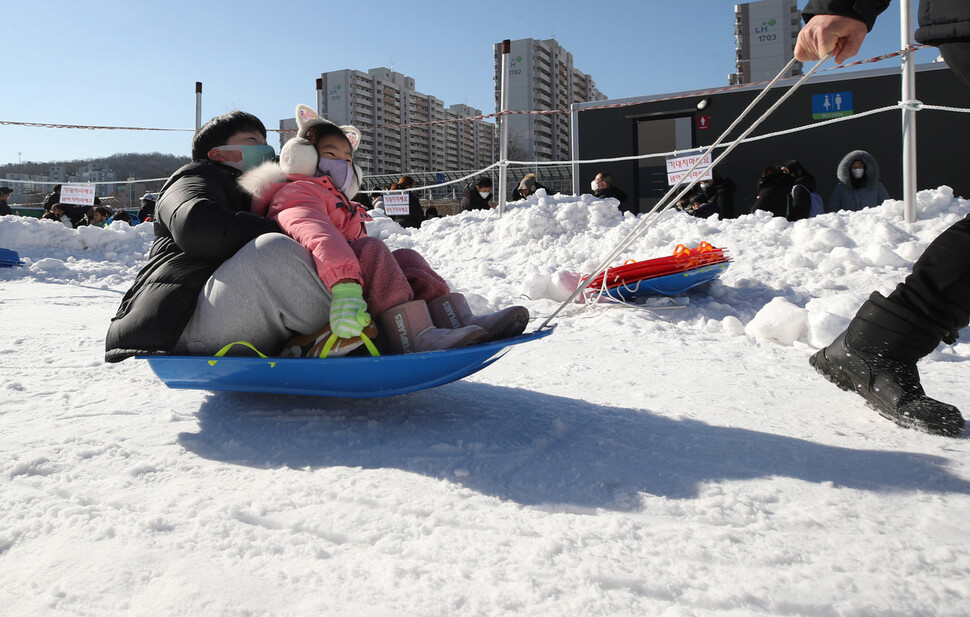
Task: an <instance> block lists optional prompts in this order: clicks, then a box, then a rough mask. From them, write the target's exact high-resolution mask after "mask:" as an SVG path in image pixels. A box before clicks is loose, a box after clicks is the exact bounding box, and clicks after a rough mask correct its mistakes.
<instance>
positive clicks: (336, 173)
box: [317, 157, 354, 194]
mask: <svg viewBox="0 0 970 617" xmlns="http://www.w3.org/2000/svg"><path fill="white" fill-rule="evenodd" d="M317 169H319V170H320V174H321V175H323V176H330V180H331V181H333V185H334V186H336V187H337V188H338V189H340V192H341V193H345V194H346V193H347V190H348V189H350V184H351V183H352V182H353V181H354V168H353V167H352V166H351V165H350V163H349V162H347V161H344V160H340V159H325V158H323V157H320V162H319V163H317Z"/></svg>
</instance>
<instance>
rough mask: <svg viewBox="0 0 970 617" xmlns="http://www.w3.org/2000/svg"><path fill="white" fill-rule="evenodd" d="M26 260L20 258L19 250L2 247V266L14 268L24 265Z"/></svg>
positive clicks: (0, 266)
mask: <svg viewBox="0 0 970 617" xmlns="http://www.w3.org/2000/svg"><path fill="white" fill-rule="evenodd" d="M22 265H24V262H23V261H21V260H20V255H18V254H17V251H13V250H10V249H0V268H12V267H13V266H22Z"/></svg>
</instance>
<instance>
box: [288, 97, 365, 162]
mask: <svg viewBox="0 0 970 617" xmlns="http://www.w3.org/2000/svg"><path fill="white" fill-rule="evenodd" d="M295 116H296V126H297V129H298V130H297V132H296V136H297V137H306V132H307V129H309V128H310V127H311V126H315V125H317V124H331V125H333V126H337V125H336V124H334V123H333V122H331V121H329V120H324V119H323V118H321V117H320V116H318V115H317V112H315V111H313V110H312V109H310V108H309V107H308V106H306V105H303V104H302V103H301V104H299V105H297V106H296V114H295ZM337 128H339V129H340V130H342V131H343V133H344V135H345V136H346V137H347V141H349V142H350V147H351V148H352V149H353V150H354V151H355V152H356V151H357V146H359V145H360V130H359V129H358V128H357V127H356V126H352V125H350V124H346V125H344V126H340V127H337Z"/></svg>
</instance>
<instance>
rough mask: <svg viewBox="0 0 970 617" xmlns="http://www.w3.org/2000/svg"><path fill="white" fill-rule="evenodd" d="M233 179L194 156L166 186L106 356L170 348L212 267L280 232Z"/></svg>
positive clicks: (221, 168)
mask: <svg viewBox="0 0 970 617" xmlns="http://www.w3.org/2000/svg"><path fill="white" fill-rule="evenodd" d="M238 178H239V172H238V171H236V170H235V169H232V168H230V167H226V166H223V165H220V164H218V163H212V162H210V161H197V162H192V163H189V164H188V165H186V166H184V167H182V168H181V169H179V170H178V171H176V172H175V173H174V174H173V175H172V177H171V178H169V179H168V182H166V183H165V186H164V187H163V188H162V193H161V196H160V197H159V199H158V204H157V206H156V208H155V222H154V224H155V241H154V242H153V243H152V248H151V252H150V253H149V256H148V263H147V264H146V265H145V267H144V268H142V270H141V272H139V273H138V276H137V278H136V279H135V284H134V285H132V287H131V289H129V290H128V293H126V294H125V297H124V298H123V299H122V301H121V306H120V307H118V313H117V314H116V315H115V316H114V318H113V319H112V320H111V325H110V326H109V327H108V335H107V338H106V340H105V360H107V361H108V362H119V361H121V360H124V359H125V358H130V357H131V356H134V355H147V354H164V353H168V352H169V351H171V349H172V348H173V347H174V346H175V344H176V343H177V342H178V339H179V337H180V336H181V335H182V331H183V330H184V329H185V326H186V324H187V323H188V322H189V319H190V318H191V317H192V313H193V312H195V304H196V300H197V298H198V296H199V292H200V291H201V290H202V287H203V286H204V285H205V282H206V281H207V280H208V279H209V277H210V276H211V275H212V273H213V272H215V270H216V268H218V267H219V265H220V264H222V262H224V261H226V260H227V259H229V258H230V257H232V256H233V255H234V254H235V253H236V251H238V250H239V249H240V248H242V247H243V246H245V245H246V244H247V243H248V242H249V241H250V240H252V239H253V238H255V237H257V236H259V235H261V234H264V233H270V232H280V228H279V225H277V224H276V223H275V222H274V221H272V220H270V219H265V218H262V217H259V216H256V215H255V214H252V213H250V212H249V207H250V196H249V194H248V193H246V192H244V191H243V190H242V189H241V188H240V187H239V186H238V185H237V184H236V180H237V179H238Z"/></svg>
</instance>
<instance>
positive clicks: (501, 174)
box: [498, 39, 512, 216]
mask: <svg viewBox="0 0 970 617" xmlns="http://www.w3.org/2000/svg"><path fill="white" fill-rule="evenodd" d="M510 53H512V41H511V40H509V39H505V40H504V41H502V81H501V88H502V90H501V94H500V99H499V101H500V103H499V104H500V106H501V109H500V110H499V111H500V112H502V115H501V116H499V119H500V120H501V121H502V124H501V127H500V130H501V131H502V133H501V142H500V146H499V167H498V215H499V216H502V214H504V213H505V196H506V195H508V190H507V189H508V187H507V182H508V180H507V178H506V175H507V172H508V165H509V163H508V161H509V117H508V116H507V115H505V112H506V111H508V109H509V93H508V88H507V86H508V84H507V83H506V82H507V81H508V74H509V68H508V60H509V54H510Z"/></svg>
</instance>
